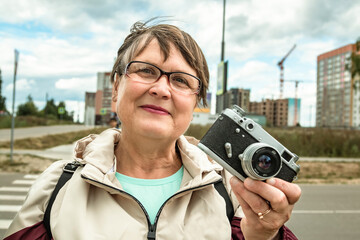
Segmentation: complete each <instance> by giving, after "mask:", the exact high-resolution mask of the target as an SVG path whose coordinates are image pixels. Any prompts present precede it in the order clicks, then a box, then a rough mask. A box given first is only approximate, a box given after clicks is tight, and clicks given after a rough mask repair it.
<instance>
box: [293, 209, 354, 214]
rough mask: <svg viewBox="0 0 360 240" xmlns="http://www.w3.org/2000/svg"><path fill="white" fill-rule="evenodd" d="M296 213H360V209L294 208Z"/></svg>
mask: <svg viewBox="0 0 360 240" xmlns="http://www.w3.org/2000/svg"><path fill="white" fill-rule="evenodd" d="M293 213H295V214H360V210H294V211H293Z"/></svg>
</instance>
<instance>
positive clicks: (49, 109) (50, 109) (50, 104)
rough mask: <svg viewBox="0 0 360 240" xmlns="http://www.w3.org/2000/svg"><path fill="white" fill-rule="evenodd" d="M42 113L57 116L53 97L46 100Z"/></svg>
mask: <svg viewBox="0 0 360 240" xmlns="http://www.w3.org/2000/svg"><path fill="white" fill-rule="evenodd" d="M43 112H44V115H52V116H54V117H56V118H58V110H57V106H56V104H55V102H54V99H50V100H47V101H46V105H45V107H44V109H43Z"/></svg>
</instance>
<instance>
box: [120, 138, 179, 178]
mask: <svg viewBox="0 0 360 240" xmlns="http://www.w3.org/2000/svg"><path fill="white" fill-rule="evenodd" d="M115 156H116V161H117V169H116V171H117V172H119V173H121V174H124V175H127V176H130V177H135V178H143V179H158V178H164V177H168V176H171V175H172V174H174V173H176V172H177V171H178V170H179V169H180V167H181V166H182V162H181V157H180V153H179V151H178V150H177V146H176V141H175V140H174V141H171V142H169V141H158V140H154V139H145V138H142V137H141V138H138V139H136V138H134V137H127V136H126V135H124V134H122V135H121V139H120V141H119V144H118V146H117V147H116V149H115Z"/></svg>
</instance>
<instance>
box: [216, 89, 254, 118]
mask: <svg viewBox="0 0 360 240" xmlns="http://www.w3.org/2000/svg"><path fill="white" fill-rule="evenodd" d="M234 104H235V105H238V106H240V107H241V108H242V109H244V110H245V111H248V110H249V106H250V90H249V89H242V88H232V89H230V90H228V91H227V92H226V93H224V94H223V95H220V96H216V109H217V112H218V113H221V112H222V110H224V109H225V108H231V107H232V106H233V105H234ZM220 109H221V110H220Z"/></svg>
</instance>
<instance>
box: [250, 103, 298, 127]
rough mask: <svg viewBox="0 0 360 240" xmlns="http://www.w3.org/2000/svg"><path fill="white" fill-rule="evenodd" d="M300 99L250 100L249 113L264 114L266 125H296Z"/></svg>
mask: <svg viewBox="0 0 360 240" xmlns="http://www.w3.org/2000/svg"><path fill="white" fill-rule="evenodd" d="M300 106H301V99H295V98H286V99H266V100H263V101H261V102H250V109H249V112H250V113H255V114H259V115H264V116H266V121H267V125H269V126H274V127H289V126H296V125H298V124H299V122H300V121H299V120H300Z"/></svg>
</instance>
